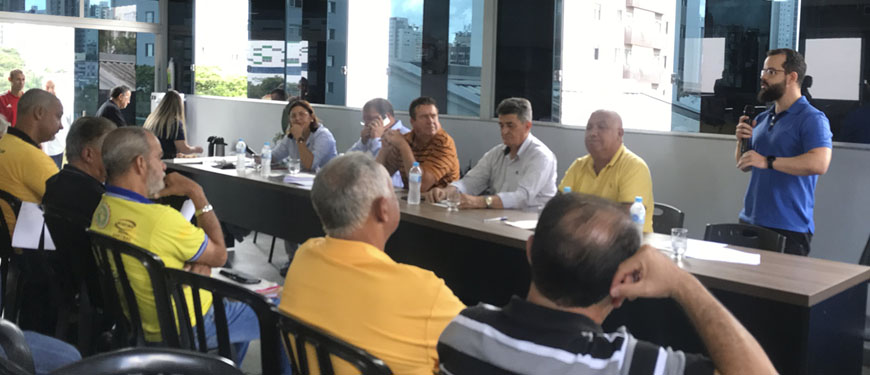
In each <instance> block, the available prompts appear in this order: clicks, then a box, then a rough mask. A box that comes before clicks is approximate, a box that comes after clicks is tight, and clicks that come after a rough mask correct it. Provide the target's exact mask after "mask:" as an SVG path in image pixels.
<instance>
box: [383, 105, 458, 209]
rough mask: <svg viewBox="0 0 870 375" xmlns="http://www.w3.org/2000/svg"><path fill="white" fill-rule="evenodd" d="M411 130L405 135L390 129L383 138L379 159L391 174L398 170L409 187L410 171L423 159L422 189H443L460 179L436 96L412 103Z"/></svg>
mask: <svg viewBox="0 0 870 375" xmlns="http://www.w3.org/2000/svg"><path fill="white" fill-rule="evenodd" d="M408 112H409V113H410V114H411V132H410V133H408V134H405V135H402V133H399V132H398V131H396V130H390V131H388V132H386V133H384V135H383V136H382V137H381V140H382V142H383V149H381V152H379V153H378V158H377V160H378V162H379V163H381V164H383V165H384V167H386V168H387V172H390V174H391V175H392V174H393V173H395V172H396V171H397V170H398V171H400V172H401V174H402V181H404V183H405V187H407V186H408V170H410V169H411V166H412V165H413V164H414V162H415V161H416V162H420V168H422V169H423V181H422V183H421V184H420V192H426V191H429V189H431V188H433V187H440V188H443V187H445V186H447V185H448V184H449V183H451V182H453V181H456V180H458V179H459V159H458V158H457V157H456V145H455V144H454V143H453V138H451V137H450V135H448V134H447V132H446V131H444V129H441V123H439V122H438V107H437V105H436V103H435V99H432V98H430V97H426V96H421V97H419V98H417V99H414V101H413V102H411V107H410V109H408Z"/></svg>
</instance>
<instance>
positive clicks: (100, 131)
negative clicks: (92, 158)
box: [66, 116, 117, 161]
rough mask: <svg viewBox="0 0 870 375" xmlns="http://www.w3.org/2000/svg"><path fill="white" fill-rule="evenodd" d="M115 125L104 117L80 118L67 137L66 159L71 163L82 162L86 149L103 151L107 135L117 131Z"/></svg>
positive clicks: (71, 127)
mask: <svg viewBox="0 0 870 375" xmlns="http://www.w3.org/2000/svg"><path fill="white" fill-rule="evenodd" d="M116 128H117V126H115V123H113V122H111V121H109V120H108V119H105V118H103V117H92V116H85V117H82V118H79V119H78V120H76V122H74V123H73V124H72V126H70V128H69V134H67V136H66V158H67V159H69V161H76V160H80V159H81V157H82V150H83V149H84V148H85V147H88V146H90V147H94V148H96V149H97V150H100V149H102V147H103V139H104V138H105V137H106V134H109V132H111V131H112V130H115V129H116Z"/></svg>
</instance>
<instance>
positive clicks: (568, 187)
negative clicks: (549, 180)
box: [562, 186, 571, 194]
mask: <svg viewBox="0 0 870 375" xmlns="http://www.w3.org/2000/svg"><path fill="white" fill-rule="evenodd" d="M570 192H571V187H570V186H565V187H563V188H562V193H565V194H568V193H570Z"/></svg>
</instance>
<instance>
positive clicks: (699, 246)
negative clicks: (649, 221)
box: [647, 237, 761, 266]
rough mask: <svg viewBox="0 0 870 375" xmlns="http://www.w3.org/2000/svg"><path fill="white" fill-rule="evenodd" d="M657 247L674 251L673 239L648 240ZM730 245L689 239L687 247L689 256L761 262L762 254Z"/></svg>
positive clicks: (743, 262) (657, 238) (752, 262)
mask: <svg viewBox="0 0 870 375" xmlns="http://www.w3.org/2000/svg"><path fill="white" fill-rule="evenodd" d="M647 244H648V245H651V246H653V247H655V248H657V249H660V250H665V251H668V252H673V249H672V248H671V241H670V239H669V238H667V237H656V238H655V240H651V241H647ZM728 246H729V245H727V244H723V243H718V242H707V241H699V240H693V239H689V240H688V243H687V247H686V254H684V255H685V256H686V257H687V258H695V259H702V260H710V261H715V262H727V263H738V264H748V265H751V266H757V265H759V264H761V255H759V254H755V253H748V252H745V251H740V250H735V249H729V248H728Z"/></svg>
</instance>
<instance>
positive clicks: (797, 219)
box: [740, 96, 832, 233]
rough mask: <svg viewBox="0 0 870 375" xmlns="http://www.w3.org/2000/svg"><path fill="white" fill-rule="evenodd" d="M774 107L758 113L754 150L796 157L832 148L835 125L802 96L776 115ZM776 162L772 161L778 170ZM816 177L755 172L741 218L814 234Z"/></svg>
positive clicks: (768, 154) (769, 225) (766, 153)
mask: <svg viewBox="0 0 870 375" xmlns="http://www.w3.org/2000/svg"><path fill="white" fill-rule="evenodd" d="M774 109H775V107H774V108H771V109H769V110H767V111H764V112H762V113H761V114H759V115H758V116H757V117H756V118H755V120H756V121H758V123H757V124H756V126H755V130H753V131H752V149H753V150H755V151H756V152H758V153H759V154H761V155H764V156H770V155H773V156H776V157H777V158H781V157H793V156H798V155H802V154H805V153H807V152H809V151H810V150H812V149H814V148H818V147H827V148H831V136H832V134H831V125H830V123H829V122H828V118H827V117H826V116H825V114H824V113H822V112H821V111H819V110H818V109H815V108H813V106H811V105H810V103H809V102H807V99H806V98H805V97H803V96H802V97H801V98H800V99H798V100H797V101H796V102H795V103H794V104H792V105H791V107H789V109H787V110H785V111H782V112H780V113H779V114H777V115H775V116H774ZM775 165H776V162H774V166H775ZM818 180H819V176H818V175H813V176H793V175H790V174H787V173H783V172H780V171H776V170H770V169H756V168H753V169H752V177H751V178H750V180H749V187H747V188H746V197H745V198H744V202H743V211H741V212H740V219H741V220H744V221H747V222H749V223H752V224H755V225H759V226H763V227H768V228H777V229H785V230H789V231H793V232H800V233H813V232H814V231H815V229H816V228H815V223H814V222H813V206H814V205H815V191H816V182H817V181H818Z"/></svg>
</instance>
